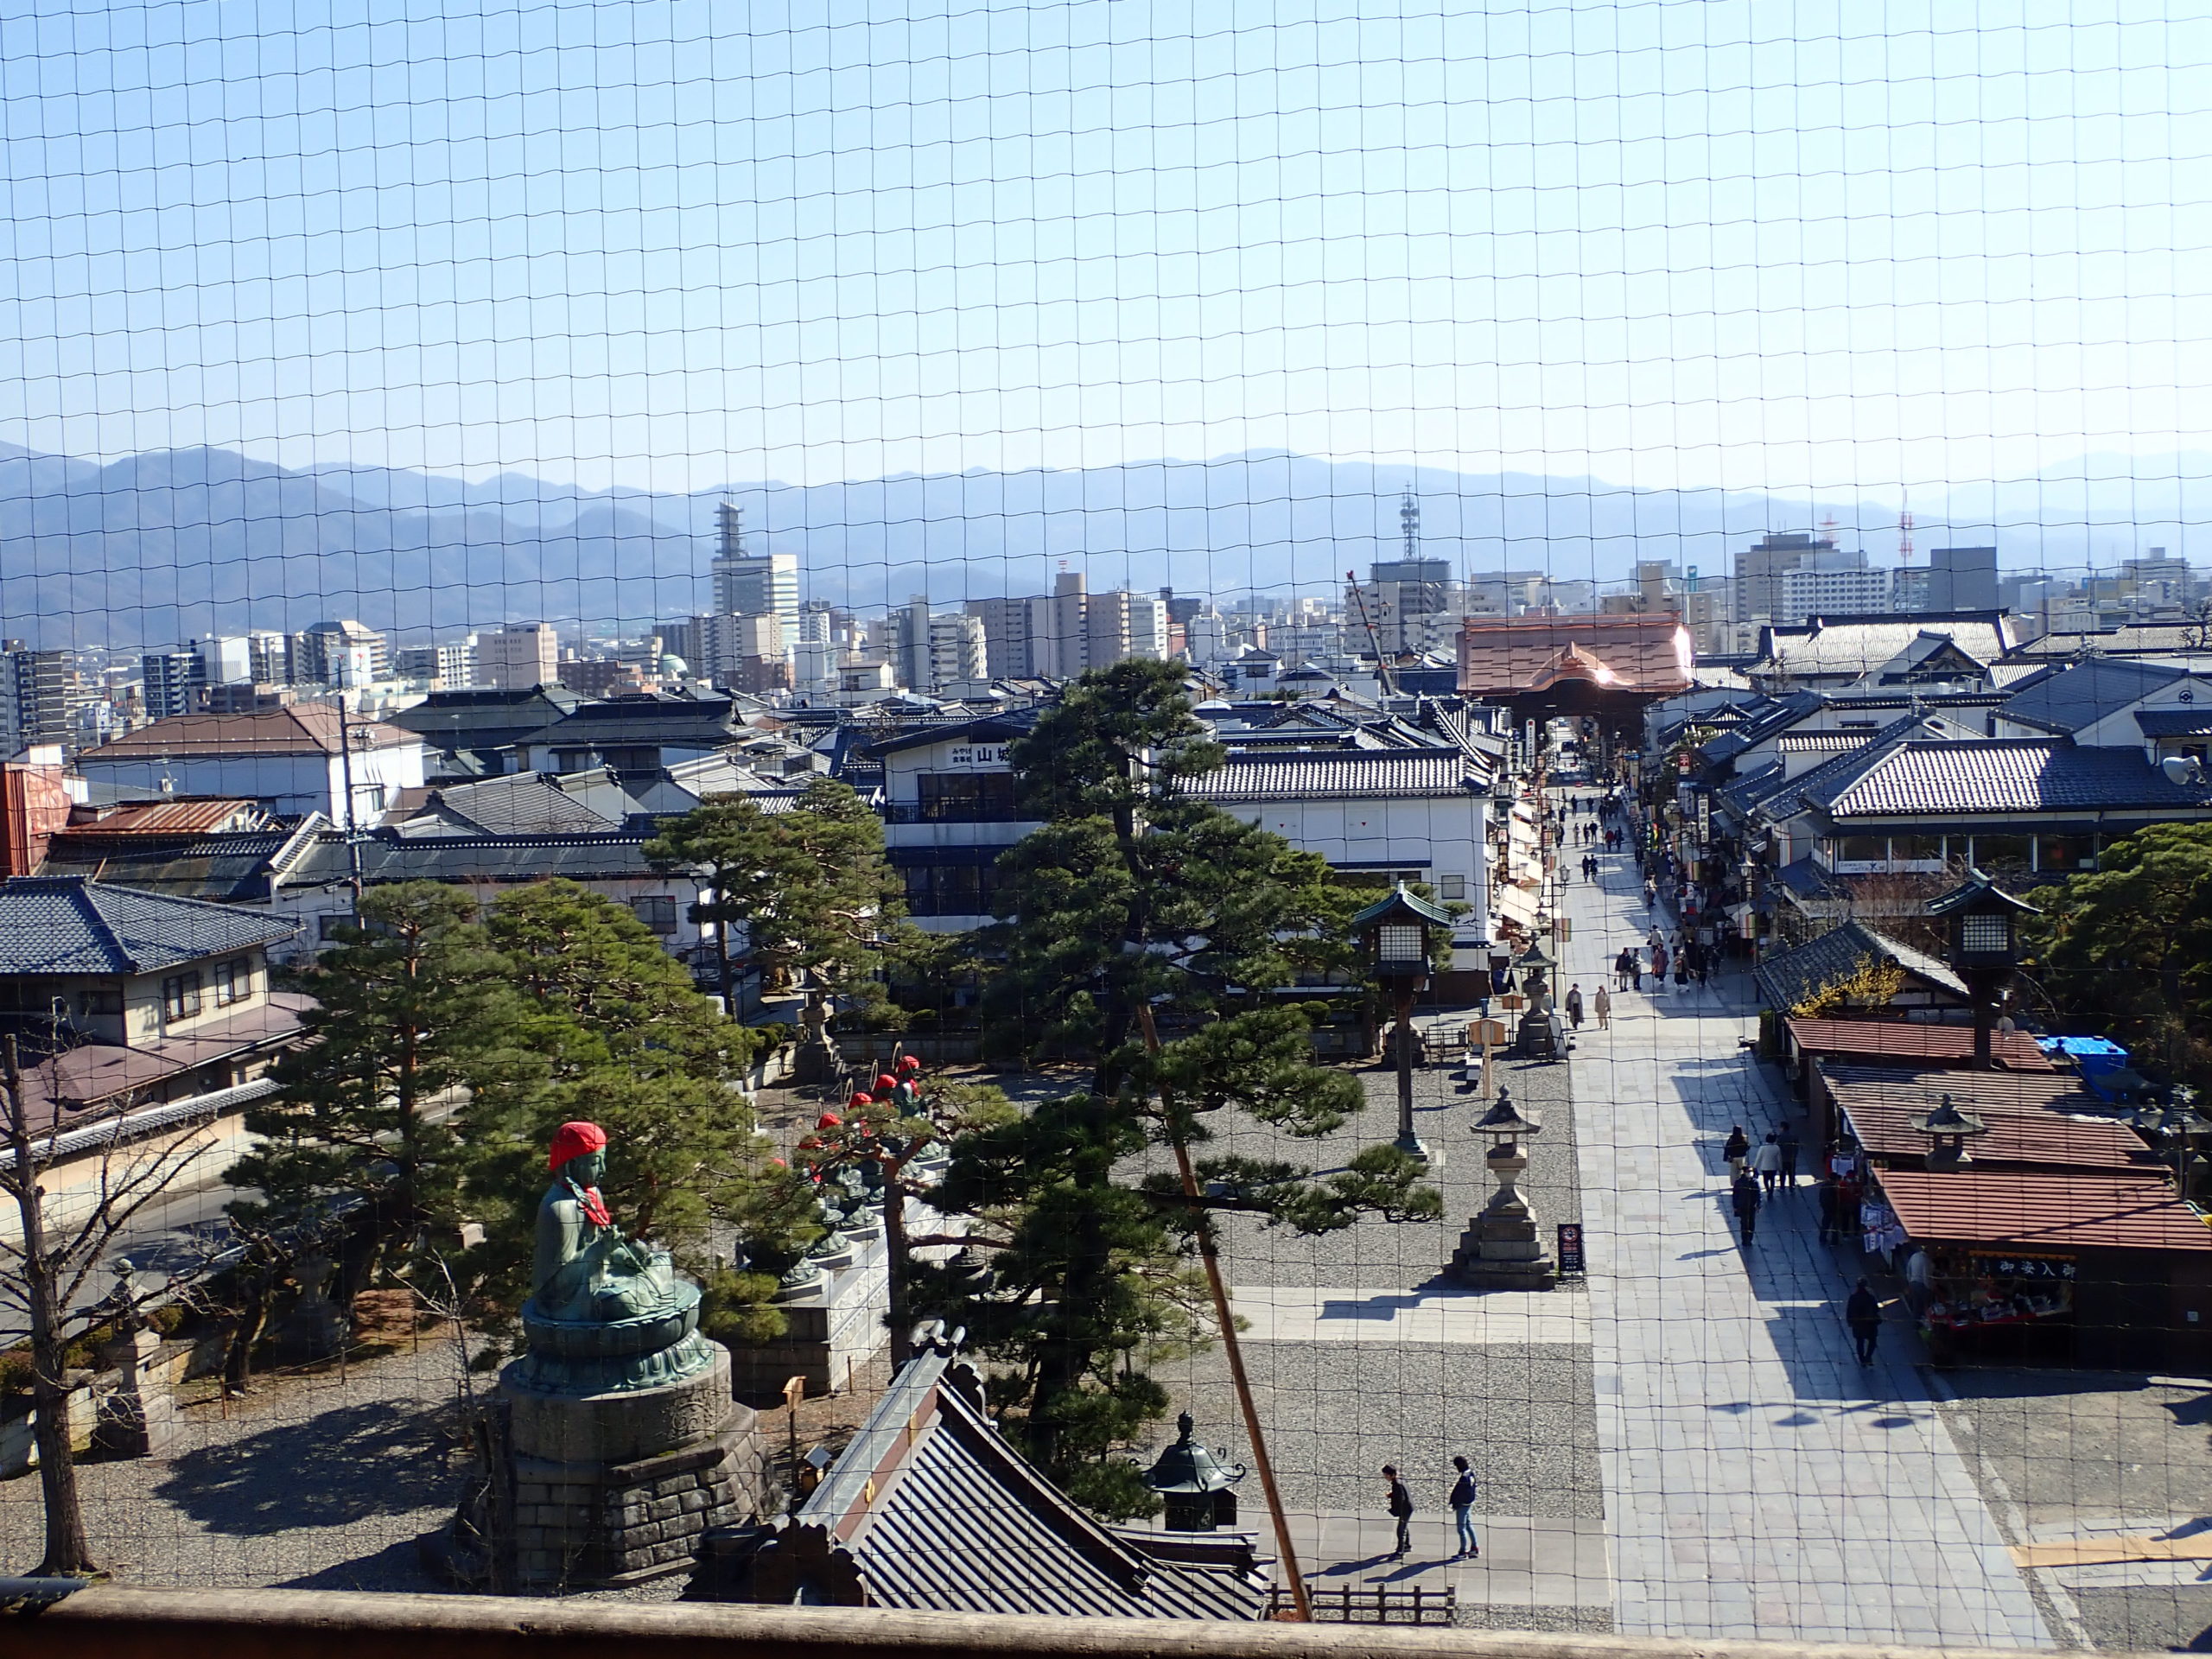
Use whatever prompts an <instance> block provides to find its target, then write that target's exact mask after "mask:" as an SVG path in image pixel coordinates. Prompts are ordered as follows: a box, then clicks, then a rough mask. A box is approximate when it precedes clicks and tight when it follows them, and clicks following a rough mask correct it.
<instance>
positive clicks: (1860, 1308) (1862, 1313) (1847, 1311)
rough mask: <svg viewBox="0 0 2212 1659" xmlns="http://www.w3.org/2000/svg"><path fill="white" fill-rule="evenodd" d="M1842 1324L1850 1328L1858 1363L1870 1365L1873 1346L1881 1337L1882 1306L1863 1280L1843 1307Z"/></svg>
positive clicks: (1872, 1358) (1869, 1286)
mask: <svg viewBox="0 0 2212 1659" xmlns="http://www.w3.org/2000/svg"><path fill="white" fill-rule="evenodd" d="M1843 1322H1844V1323H1845V1324H1846V1325H1849V1326H1850V1327H1851V1342H1852V1345H1853V1347H1854V1348H1856V1349H1857V1350H1858V1351H1859V1363H1860V1364H1861V1365H1872V1363H1874V1344H1875V1343H1877V1342H1878V1341H1879V1340H1880V1339H1881V1335H1882V1304H1881V1302H1880V1301H1879V1300H1878V1299H1877V1298H1876V1296H1875V1294H1874V1289H1873V1287H1872V1286H1871V1285H1869V1284H1868V1283H1867V1282H1866V1281H1865V1280H1864V1279H1861V1280H1860V1281H1859V1287H1858V1289H1856V1290H1854V1291H1853V1292H1852V1293H1851V1300H1849V1301H1847V1302H1846V1303H1845V1304H1844V1305H1843Z"/></svg>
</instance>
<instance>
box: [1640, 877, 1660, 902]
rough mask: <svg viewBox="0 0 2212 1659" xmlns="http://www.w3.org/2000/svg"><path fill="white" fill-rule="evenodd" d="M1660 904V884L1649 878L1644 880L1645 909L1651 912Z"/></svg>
mask: <svg viewBox="0 0 2212 1659" xmlns="http://www.w3.org/2000/svg"><path fill="white" fill-rule="evenodd" d="M1658 903H1659V884H1658V883H1657V882H1656V881H1654V880H1652V879H1651V878H1650V877H1649V876H1648V875H1647V876H1645V877H1644V878H1643V907H1644V908H1645V909H1646V910H1651V909H1654V908H1656V906H1657V905H1658Z"/></svg>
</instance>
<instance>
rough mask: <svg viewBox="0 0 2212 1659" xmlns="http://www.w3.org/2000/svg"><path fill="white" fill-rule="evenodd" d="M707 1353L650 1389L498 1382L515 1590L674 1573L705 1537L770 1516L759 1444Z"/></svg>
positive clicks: (718, 1358) (722, 1366)
mask: <svg viewBox="0 0 2212 1659" xmlns="http://www.w3.org/2000/svg"><path fill="white" fill-rule="evenodd" d="M710 1345H711V1346H712V1348H713V1350H714V1359H713V1363H712V1364H711V1365H710V1366H709V1368H708V1369H707V1370H705V1371H703V1372H702V1373H701V1374H700V1375H698V1376H690V1377H686V1378H684V1379H683V1381H681V1382H678V1383H671V1384H668V1385H666V1386H664V1387H661V1388H657V1389H632V1390H626V1391H610V1392H607V1393H604V1394H594V1395H548V1394H543V1393H539V1392H536V1391H533V1390H530V1389H520V1388H518V1387H516V1386H514V1378H513V1376H512V1375H511V1374H510V1375H506V1376H502V1377H501V1379H500V1387H499V1395H500V1399H501V1401H502V1402H503V1404H504V1406H505V1412H506V1425H507V1430H506V1435H505V1440H506V1445H507V1447H508V1452H509V1457H510V1462H511V1467H510V1468H509V1469H508V1470H507V1471H503V1473H504V1474H505V1476H506V1478H507V1479H508V1480H509V1482H510V1483H511V1484H509V1485H508V1491H509V1493H510V1495H511V1501H512V1515H513V1517H514V1520H513V1526H514V1552H515V1555H514V1560H515V1577H516V1580H517V1583H518V1587H521V1588H524V1589H534V1590H547V1589H582V1588H587V1587H601V1586H621V1585H626V1584H637V1583H640V1582H643V1581H644V1580H648V1579H654V1578H658V1577H662V1576H664V1575H665V1574H668V1573H680V1572H683V1571H685V1570H687V1569H688V1568H689V1567H690V1565H691V1562H692V1560H693V1558H694V1557H695V1556H696V1554H698V1548H699V1540H700V1538H701V1537H702V1535H704V1534H705V1532H706V1531H707V1529H709V1528H710V1527H717V1526H726V1525H729V1524H731V1523H733V1522H741V1521H746V1520H749V1519H752V1518H753V1517H755V1516H760V1515H763V1514H766V1513H767V1512H768V1510H770V1508H771V1507H772V1497H773V1485H774V1483H773V1479H772V1476H771V1474H770V1472H769V1467H768V1448H767V1444H766V1440H765V1438H764V1437H763V1436H762V1434H761V1433H760V1428H759V1427H758V1425H757V1422H756V1420H755V1417H754V1414H753V1412H752V1411H751V1410H750V1409H749V1408H747V1407H745V1406H742V1405H739V1404H737V1403H735V1402H734V1401H733V1400H732V1398H731V1395H730V1360H729V1353H728V1350H726V1349H724V1348H723V1347H722V1346H721V1344H718V1343H717V1344H710ZM509 1369H510V1373H512V1369H513V1368H512V1367H510V1368H509Z"/></svg>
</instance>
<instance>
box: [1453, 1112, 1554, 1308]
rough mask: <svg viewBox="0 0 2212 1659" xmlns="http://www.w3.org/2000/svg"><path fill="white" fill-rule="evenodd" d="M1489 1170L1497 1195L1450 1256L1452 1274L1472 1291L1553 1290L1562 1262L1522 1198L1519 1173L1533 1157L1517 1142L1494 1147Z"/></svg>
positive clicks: (1485, 1207) (1460, 1238) (1471, 1223)
mask: <svg viewBox="0 0 2212 1659" xmlns="http://www.w3.org/2000/svg"><path fill="white" fill-rule="evenodd" d="M1487 1162H1488V1163H1489V1165H1490V1172H1491V1174H1492V1175H1494V1176H1496V1177H1497V1183H1498V1185H1497V1192H1494V1193H1492V1194H1491V1200H1490V1202H1489V1203H1488V1204H1486V1205H1484V1206H1483V1208H1482V1211H1481V1213H1480V1214H1478V1215H1477V1216H1475V1217H1473V1218H1472V1219H1471V1220H1470V1221H1469V1222H1468V1224H1467V1230H1466V1231H1465V1232H1464V1233H1462V1234H1460V1235H1459V1249H1456V1250H1454V1251H1452V1269H1451V1271H1452V1277H1453V1278H1455V1279H1457V1280H1458V1281H1459V1282H1460V1283H1461V1284H1463V1285H1465V1286H1467V1287H1469V1288H1470V1289H1474V1290H1550V1289H1552V1288H1554V1287H1555V1286H1557V1285H1558V1283H1559V1264H1558V1263H1557V1262H1554V1260H1553V1259H1552V1256H1551V1254H1550V1252H1549V1251H1548V1250H1547V1249H1545V1248H1544V1241H1543V1237H1542V1233H1541V1228H1540V1227H1539V1226H1538V1225H1537V1222H1536V1217H1535V1215H1534V1213H1532V1212H1531V1211H1530V1210H1529V1200H1528V1199H1527V1198H1524V1197H1523V1196H1522V1192H1521V1189H1520V1186H1519V1185H1518V1184H1517V1183H1518V1178H1519V1176H1520V1174H1521V1172H1522V1170H1524V1169H1526V1168H1528V1167H1529V1155H1528V1154H1526V1153H1525V1152H1523V1151H1522V1149H1521V1147H1520V1145H1519V1143H1518V1142H1517V1141H1506V1142H1505V1143H1503V1145H1501V1146H1497V1147H1491V1152H1490V1155H1489V1158H1488V1160H1487Z"/></svg>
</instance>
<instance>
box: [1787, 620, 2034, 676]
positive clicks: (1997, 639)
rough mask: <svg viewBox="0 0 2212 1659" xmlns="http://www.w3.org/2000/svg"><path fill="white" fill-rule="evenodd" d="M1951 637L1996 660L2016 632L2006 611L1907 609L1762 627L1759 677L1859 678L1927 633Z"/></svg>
mask: <svg viewBox="0 0 2212 1659" xmlns="http://www.w3.org/2000/svg"><path fill="white" fill-rule="evenodd" d="M1923 635H1929V636H1934V637H1937V638H1942V639H1948V640H1950V641H1951V643H1952V644H1953V645H1956V646H1957V648H1958V649H1959V650H1960V651H1961V652H1964V653H1965V654H1966V655H1967V657H1970V658H1973V659H1974V661H1975V662H1977V663H1993V662H1996V661H1997V660H1998V659H1999V658H2001V657H2003V656H2004V655H2005V652H2007V651H2009V650H2011V649H2012V645H2013V643H2014V640H2015V639H2016V637H2017V636H2016V634H2015V632H2014V628H2013V623H2012V618H2011V617H2009V616H2008V615H2006V614H2005V613H2004V612H2002V611H1957V612H1950V613H1917V612H1907V613H1897V614H1888V615H1876V616H1844V617H1835V618H1832V619H1831V618H1827V617H1811V618H1808V620H1805V621H1804V622H1802V623H1796V624H1782V623H1772V622H1770V623H1767V624H1765V625H1764V626H1762V627H1761V628H1760V629H1759V656H1758V662H1757V663H1756V664H1754V665H1753V666H1752V669H1751V677H1752V679H1753V680H1755V681H1761V682H1767V681H1773V680H1778V679H1779V680H1793V679H1794V680H1808V679H1821V680H1839V681H1847V680H1857V679H1862V678H1864V677H1866V676H1867V675H1870V674H1873V673H1875V672H1877V671H1879V670H1881V669H1883V668H1885V666H1887V665H1888V664H1891V663H1892V662H1894V661H1896V660H1897V658H1899V657H1900V656H1903V655H1904V654H1905V653H1907V652H1910V651H1911V650H1913V649H1914V648H1915V647H1916V645H1918V643H1919V641H1920V640H1921V639H1922V636H1923Z"/></svg>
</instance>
